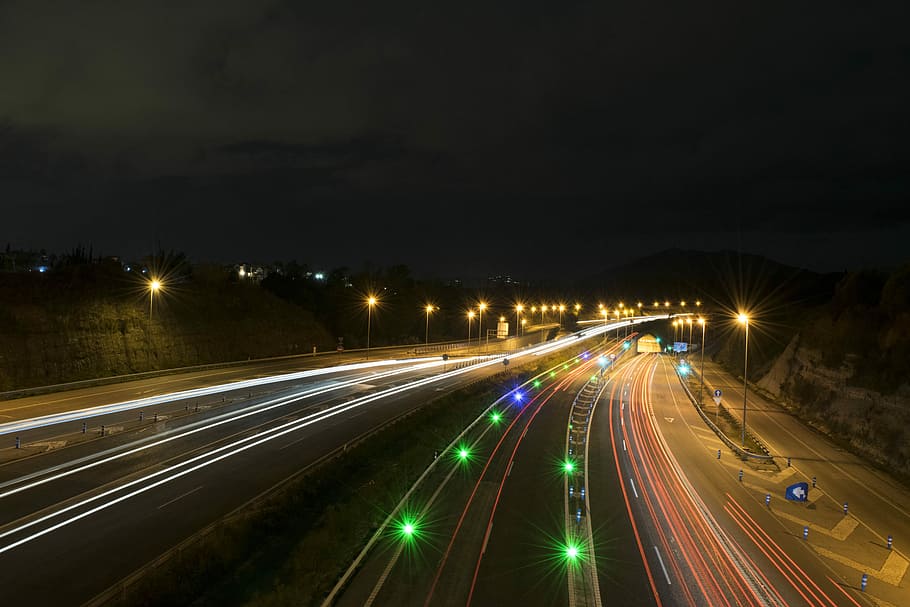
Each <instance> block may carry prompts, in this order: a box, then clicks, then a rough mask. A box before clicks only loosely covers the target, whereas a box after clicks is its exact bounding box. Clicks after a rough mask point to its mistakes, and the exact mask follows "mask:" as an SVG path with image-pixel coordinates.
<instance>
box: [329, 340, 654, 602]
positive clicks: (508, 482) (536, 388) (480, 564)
mask: <svg viewBox="0 0 910 607" xmlns="http://www.w3.org/2000/svg"><path fill="white" fill-rule="evenodd" d="M618 349H619V346H618V344H612V345H611V351H613V352H616V351H618ZM588 354H589V355H588V356H586V357H577V358H574V359H570V360H567V361H565V362H564V363H563V364H562V365H557V366H556V367H555V368H554V369H551V370H550V371H549V372H547V373H544V374H543V375H542V376H541V377H539V378H535V379H533V380H532V381H530V382H529V386H528V387H527V389H528V393H529V398H528V399H526V400H525V401H523V402H522V403H521V405H520V406H519V405H518V404H517V403H514V402H513V403H508V402H506V403H505V404H503V403H493V404H492V405H491V407H492V408H493V409H495V410H498V411H503V412H504V419H503V422H502V425H501V427H496V428H495V429H493V431H491V429H490V427H489V426H484V428H486V430H485V433H484V434H483V435H482V436H479V437H477V439H476V442H475V443H474V444H473V445H472V450H473V453H474V454H475V459H473V460H472V461H471V462H468V463H467V464H465V463H463V462H459V461H458V460H457V459H453V460H444V461H443V462H442V465H440V466H438V468H439V471H438V472H437V473H436V474H435V475H433V476H431V477H428V478H427V479H425V480H424V482H423V484H422V485H421V486H420V487H419V490H418V491H417V492H416V493H415V494H414V495H413V496H412V497H411V499H410V500H409V502H408V503H409V504H410V506H411V509H412V510H413V511H416V512H423V513H424V514H423V518H424V520H425V521H426V523H425V524H424V529H423V532H422V533H421V534H420V536H418V537H416V538H415V539H414V540H413V542H409V543H402V538H401V537H400V535H398V534H396V533H382V532H381V531H380V533H379V534H378V535H379V540H378V541H377V543H376V546H375V547H374V549H373V550H372V552H371V553H370V554H369V555H368V557H367V558H366V559H365V560H364V561H363V562H362V563H360V564H359V567H358V568H357V570H356V573H355V574H354V575H353V576H352V578H351V579H350V581H349V582H347V584H346V585H345V586H344V588H343V589H342V592H341V593H340V594H339V596H338V598H337V604H338V605H372V604H376V605H462V604H465V605H469V604H476V605H491V604H521V605H558V604H567V602H568V600H569V593H568V588H567V586H566V581H565V580H566V570H567V566H568V564H567V562H566V560H565V555H564V552H565V541H566V523H565V510H564V494H565V482H566V481H565V477H566V475H565V472H564V471H563V469H562V463H563V460H564V450H565V445H564V443H565V437H566V427H567V424H568V421H569V418H568V415H569V411H570V409H571V405H572V402H573V400H574V398H575V396H576V394H577V393H578V391H579V390H581V389H582V388H583V387H584V386H585V385H586V384H587V383H588V382H589V380H590V376H591V374H592V373H596V369H597V367H596V362H595V361H596V360H597V354H598V350H597V349H596V348H592V349H591V351H590V352H589V353H588ZM447 471H448V472H447ZM453 473H454V475H453V477H450V476H449V475H450V474H453ZM427 503H429V505H426V504H427ZM619 504H620V502H617V503H616V505H617V506H619ZM616 522H617V523H618V527H623V526H626V527H627V524H626V523H625V522H624V521H623V519H619V520H618V521H616ZM628 564H629V565H630V567H629V568H628V569H627V570H626V571H625V575H627V576H628V577H629V578H632V577H634V576H636V575H638V576H639V577H641V579H642V580H643V579H644V578H643V575H644V574H643V569H642V567H641V566H640V564H638V563H637V562H636V561H634V560H630V561H629V563H628ZM636 568H637V570H638V571H637V572H636ZM334 599H335V597H330V598H329V599H328V600H327V602H326V604H331V603H332V602H333V601H334Z"/></svg>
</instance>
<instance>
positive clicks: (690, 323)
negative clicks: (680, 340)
mask: <svg viewBox="0 0 910 607" xmlns="http://www.w3.org/2000/svg"><path fill="white" fill-rule="evenodd" d="M686 324H687V325H689V343H690V344H691V343H692V319H691V318H687V319H686Z"/></svg>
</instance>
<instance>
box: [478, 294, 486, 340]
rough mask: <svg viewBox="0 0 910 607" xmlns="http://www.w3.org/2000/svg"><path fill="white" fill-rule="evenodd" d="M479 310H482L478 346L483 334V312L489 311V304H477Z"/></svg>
mask: <svg viewBox="0 0 910 607" xmlns="http://www.w3.org/2000/svg"><path fill="white" fill-rule="evenodd" d="M477 309H478V310H480V318H479V319H478V320H477V345H478V346H479V345H480V340H481V339H482V334H483V311H484V310H486V309H487V304H486V303H485V302H480V303H478V304H477Z"/></svg>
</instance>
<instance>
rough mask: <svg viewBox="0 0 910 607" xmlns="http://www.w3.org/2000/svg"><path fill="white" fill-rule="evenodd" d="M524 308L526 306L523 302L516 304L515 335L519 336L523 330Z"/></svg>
mask: <svg viewBox="0 0 910 607" xmlns="http://www.w3.org/2000/svg"><path fill="white" fill-rule="evenodd" d="M524 309H525V307H524V306H523V305H521V304H516V305H515V337H518V335H519V334H520V331H521V311H522V310H524Z"/></svg>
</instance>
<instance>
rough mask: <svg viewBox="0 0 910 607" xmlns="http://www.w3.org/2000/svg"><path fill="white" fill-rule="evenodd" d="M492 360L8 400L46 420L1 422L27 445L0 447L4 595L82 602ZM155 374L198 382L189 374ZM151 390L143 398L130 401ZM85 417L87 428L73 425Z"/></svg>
mask: <svg viewBox="0 0 910 607" xmlns="http://www.w3.org/2000/svg"><path fill="white" fill-rule="evenodd" d="M578 343H580V342H579V341H578V338H577V336H569V337H567V338H565V339H563V340H557V341H556V342H550V343H546V344H543V345H536V346H533V347H526V348H524V349H522V350H520V351H517V352H513V353H511V354H509V356H511V357H512V359H513V360H514V361H515V364H521V362H522V360H533V359H534V358H535V356H536V355H538V354H545V353H546V352H547V351H549V350H552V349H559V348H562V347H568V346H573V347H577V344H578ZM524 357H527V358H526V359H524ZM502 368H503V354H501V353H500V354H498V355H490V356H462V357H455V356H453V357H452V359H450V360H448V361H444V360H442V359H441V358H440V357H438V356H433V357H431V358H424V359H411V360H390V361H378V360H371V361H368V362H367V361H361V362H359V363H358V362H353V363H351V364H348V365H344V366H341V367H335V368H330V369H323V370H310V371H305V372H301V371H294V373H293V374H291V375H286V376H283V377H278V378H276V377H274V376H269V375H266V376H265V377H263V378H262V379H264V380H266V381H263V382H261V383H257V384H256V385H255V386H251V385H248V384H243V387H242V388H238V385H237V384H235V383H228V384H224V385H220V386H217V385H216V386H211V385H209V386H208V387H207V388H206V389H207V390H208V391H209V392H208V393H207V394H206V395H204V396H200V397H199V398H197V399H187V398H185V395H179V394H178V396H177V397H170V396H163V397H160V396H156V395H155V394H152V393H153V392H154V393H159V392H161V391H162V390H154V389H150V388H148V387H147V386H146V385H142V386H141V387H140V389H139V390H137V387H136V386H130V385H128V384H123V385H116V386H102V387H98V388H95V390H97V391H98V393H99V395H100V396H96V397H95V398H94V399H93V398H92V396H91V395H90V394H82V395H80V396H79V397H78V398H75V399H74V398H70V397H67V396H65V395H64V396H62V397H61V398H59V399H58V398H57V397H51V400H55V401H57V400H61V399H69V402H70V403H76V402H78V403H79V405H80V407H79V409H78V410H77V413H76V414H75V415H73V416H71V417H65V421H61V420H60V418H58V417H56V416H58V415H60V414H64V416H67V415H69V414H70V413H71V411H68V410H67V408H66V407H59V406H58V405H57V404H56V403H53V404H52V405H51V406H50V407H48V409H45V410H41V409H40V408H37V407H32V406H31V403H28V402H27V401H11V403H12V404H10V403H7V404H6V405H4V406H6V407H7V411H10V410H16V411H20V412H21V411H26V410H28V411H30V412H32V413H34V412H38V413H48V414H49V415H50V416H52V417H53V420H52V422H53V423H49V422H48V417H47V416H46V415H38V416H36V417H30V418H24V419H23V418H22V416H21V415H20V419H14V420H12V421H9V422H7V424H10V425H15V426H16V429H17V430H16V435H17V436H20V437H21V440H22V446H23V448H22V449H14V448H13V447H12V446H10V447H7V448H6V449H3V450H0V461H2V462H3V463H2V464H0V506H2V509H0V516H2V518H0V583H2V584H3V586H2V587H3V588H4V591H3V592H4V597H5V598H7V599H9V600H13V601H19V600H28V601H29V602H32V603H36V604H78V603H81V602H84V601H87V600H89V599H91V598H92V597H94V596H95V595H97V594H98V593H99V592H102V591H104V590H105V589H106V588H108V587H109V586H111V585H112V584H114V583H116V582H117V581H118V580H120V579H123V578H124V577H125V576H127V575H129V574H130V573H131V572H133V571H135V570H136V569H138V568H140V567H142V566H143V565H145V564H146V563H148V562H150V561H152V560H153V559H155V558H156V557H158V556H159V555H161V554H162V553H164V552H166V551H167V550H168V549H170V548H171V547H173V546H175V545H178V544H179V543H180V542H182V541H183V540H184V539H186V538H188V537H190V536H192V535H193V534H194V533H196V532H198V531H199V530H201V529H203V528H205V527H206V526H207V525H209V524H211V523H213V522H215V521H218V520H221V519H222V518H224V517H225V516H227V515H229V514H230V513H231V512H234V511H236V510H237V509H238V508H240V507H242V506H243V505H244V504H246V503H247V502H249V501H250V500H251V499H253V498H255V497H256V496H258V495H261V494H263V493H264V492H267V491H268V490H270V489H271V488H273V487H275V486H277V485H279V484H280V483H282V482H284V481H285V480H287V479H289V478H292V477H294V476H295V475H297V474H299V473H300V471H301V470H305V469H306V468H307V467H308V466H310V465H312V464H313V463H315V462H318V461H319V460H320V459H321V458H323V457H324V456H325V455H326V454H328V453H332V452H334V451H335V450H337V449H341V448H343V447H344V445H345V444H346V443H348V442H349V441H352V440H356V439H357V438H358V437H359V436H362V435H364V434H365V433H367V432H369V431H371V430H373V429H375V428H377V427H380V426H381V425H383V424H384V423H386V422H388V421H390V420H392V419H394V418H396V417H398V416H400V415H402V414H404V413H406V412H408V411H411V410H413V409H414V408H416V407H419V406H421V405H422V404H424V403H425V402H426V401H427V400H428V399H429V398H432V397H433V396H435V395H437V394H439V393H440V392H445V391H450V390H454V389H456V388H457V387H459V386H462V385H465V384H467V383H471V382H474V381H476V380H478V379H481V378H484V377H487V376H489V375H490V374H492V373H496V372H498V371H499V370H500V369H502ZM232 373H241V374H242V375H245V376H246V377H249V376H251V375H258V374H259V373H258V372H254V373H251V371H250V370H249V369H246V370H242V371H238V370H233V371H232ZM154 382H156V383H163V385H167V386H168V387H169V388H173V387H175V386H176V385H178V384H183V385H180V387H182V388H186V389H193V390H194V389H197V388H198V384H195V383H194V382H193V381H192V380H186V379H185V378H177V379H167V378H159V379H155V380H154ZM205 383H208V384H211V383H212V382H210V381H207V382H205ZM159 387H160V386H159ZM147 390H151V391H150V392H148V393H149V394H152V395H151V396H148V397H142V396H140V398H139V399H137V398H136V396H137V395H136V394H135V392H137V391H139V392H143V393H146V391H147ZM124 397H126V398H128V399H129V400H126V401H118V398H124ZM45 398H46V397H45ZM142 398H148V399H150V400H149V401H142ZM23 402H26V404H27V405H28V409H24V408H22V407H21V405H22V403H23ZM149 402H153V403H154V406H150V407H145V406H143V403H145V404H148V403H149ZM124 403H126V405H125V406H120V405H123V404H124ZM109 407H113V408H112V409H110V408H109ZM99 411H100V412H99ZM138 412H142V414H143V416H142V419H140V418H139V416H138ZM85 420H88V421H87V422H86V423H87V424H88V423H89V422H90V423H91V424H92V425H91V426H88V431H87V432H85V433H83V431H82V423H83V422H84V421H85ZM102 424H103V425H104V426H105V433H104V434H103V435H102V434H101V433H100V428H101V425H102ZM7 436H11V435H10V434H7ZM48 580H60V581H61V583H56V584H49V583H48Z"/></svg>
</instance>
